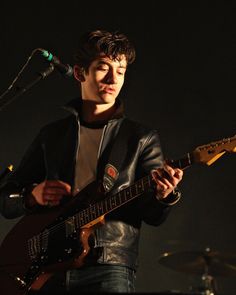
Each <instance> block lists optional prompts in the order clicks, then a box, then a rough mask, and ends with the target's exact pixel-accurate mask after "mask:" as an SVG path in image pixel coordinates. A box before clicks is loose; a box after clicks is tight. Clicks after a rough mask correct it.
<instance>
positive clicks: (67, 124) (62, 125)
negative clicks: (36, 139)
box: [40, 115, 77, 134]
mask: <svg viewBox="0 0 236 295" xmlns="http://www.w3.org/2000/svg"><path fill="white" fill-rule="evenodd" d="M74 124H77V121H76V119H75V116H74V115H70V116H67V117H64V118H61V119H58V120H55V121H52V122H50V123H48V124H46V125H44V126H43V127H42V128H41V130H40V133H41V134H45V133H51V132H56V133H57V132H62V131H63V130H65V129H66V128H71V127H72V126H73V125H74Z"/></svg>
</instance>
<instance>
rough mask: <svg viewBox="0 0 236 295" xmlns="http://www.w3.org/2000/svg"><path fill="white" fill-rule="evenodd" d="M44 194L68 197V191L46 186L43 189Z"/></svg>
mask: <svg viewBox="0 0 236 295" xmlns="http://www.w3.org/2000/svg"><path fill="white" fill-rule="evenodd" d="M43 193H44V194H50V195H57V194H58V195H68V191H67V190H66V189H65V188H62V187H51V186H49V187H48V186H46V187H44V189H43Z"/></svg>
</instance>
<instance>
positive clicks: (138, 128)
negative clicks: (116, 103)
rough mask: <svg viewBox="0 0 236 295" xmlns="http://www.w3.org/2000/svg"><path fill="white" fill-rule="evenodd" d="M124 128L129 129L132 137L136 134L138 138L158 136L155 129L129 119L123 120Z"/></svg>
mask: <svg viewBox="0 0 236 295" xmlns="http://www.w3.org/2000/svg"><path fill="white" fill-rule="evenodd" d="M124 126H125V128H129V131H131V132H132V133H133V134H134V135H135V134H136V135H138V136H140V137H151V136H153V135H157V136H158V130H157V129H156V128H153V127H151V126H148V125H145V124H143V123H140V122H138V121H135V120H132V119H130V118H125V119H124Z"/></svg>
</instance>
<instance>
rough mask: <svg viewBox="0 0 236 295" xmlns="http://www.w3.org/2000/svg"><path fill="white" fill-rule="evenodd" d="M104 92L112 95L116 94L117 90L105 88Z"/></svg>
mask: <svg viewBox="0 0 236 295" xmlns="http://www.w3.org/2000/svg"><path fill="white" fill-rule="evenodd" d="M103 91H104V92H106V93H110V94H112V93H115V92H116V90H115V89H114V88H110V87H109V88H104V89H103Z"/></svg>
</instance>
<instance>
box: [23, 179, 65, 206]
mask: <svg viewBox="0 0 236 295" xmlns="http://www.w3.org/2000/svg"><path fill="white" fill-rule="evenodd" d="M69 195H71V186H70V185H69V184H68V183H66V182H63V181H61V180H45V181H43V182H41V183H40V184H38V185H36V186H35V187H34V189H33V190H32V192H31V196H30V197H29V198H30V199H29V200H28V204H29V205H30V206H33V205H34V204H35V205H36V204H38V205H42V206H50V207H51V206H57V205H59V204H60V201H61V199H62V198H63V197H64V196H69Z"/></svg>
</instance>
